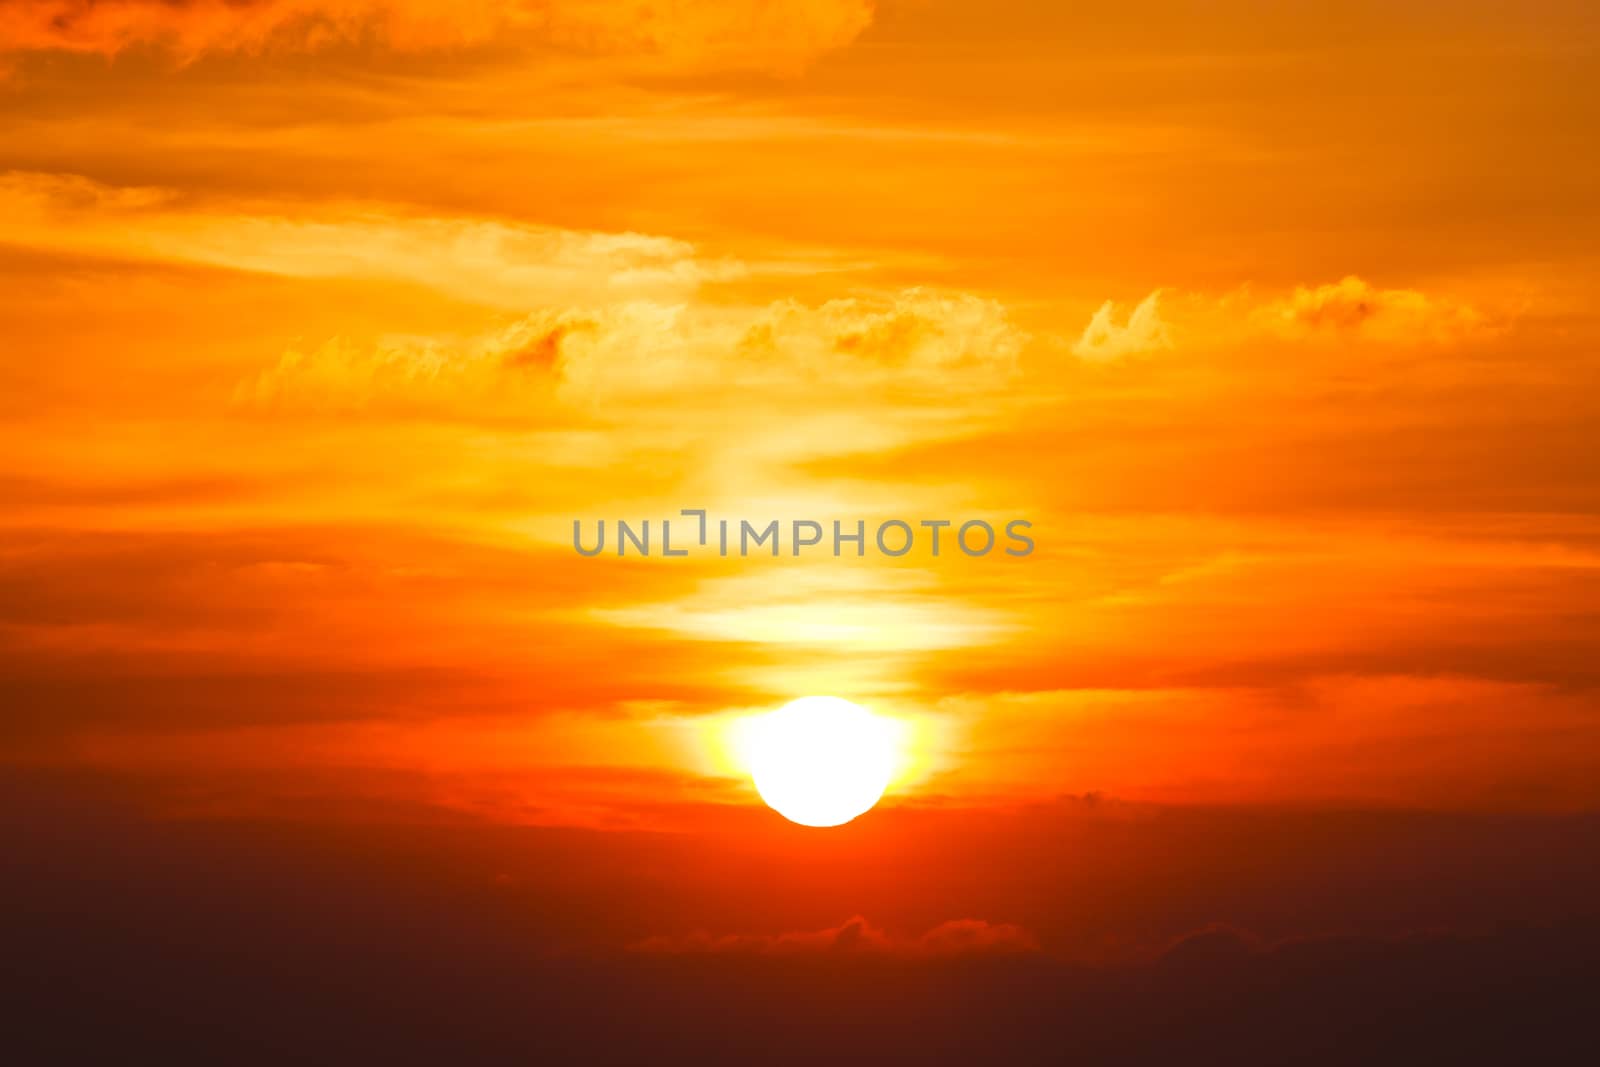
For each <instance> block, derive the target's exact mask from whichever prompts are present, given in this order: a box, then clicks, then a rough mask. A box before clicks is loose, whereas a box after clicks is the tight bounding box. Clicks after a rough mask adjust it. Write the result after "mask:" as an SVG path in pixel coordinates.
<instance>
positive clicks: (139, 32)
mask: <svg viewBox="0 0 1600 1067" xmlns="http://www.w3.org/2000/svg"><path fill="white" fill-rule="evenodd" d="M872 14H873V6H872V3H871V2H870V0H736V2H731V3H701V4H688V5H684V4H674V3H669V2H665V0H654V2H651V0H643V2H636V3H627V4H622V3H615V2H611V0H488V2H486V3H479V4H452V3H446V2H444V0H250V2H243V3H241V2H239V0H190V2H186V3H173V2H172V0H13V2H11V3H9V4H7V9H6V19H5V21H4V22H3V23H0V52H35V51H58V52H83V53H92V54H99V55H107V56H113V55H117V54H119V53H121V52H124V51H127V50H129V49H132V48H138V47H143V46H147V47H154V48H157V49H160V50H163V51H165V52H168V53H170V54H171V55H173V56H175V57H177V58H178V59H180V60H183V61H192V60H194V59H197V58H200V57H201V56H204V55H207V54H212V53H253V52H260V51H264V50H269V49H279V50H295V51H316V50H319V49H323V48H327V47H330V46H333V45H336V44H340V43H350V42H358V43H359V42H366V41H376V42H379V43H381V44H382V45H384V46H386V47H389V48H392V49H395V50H398V51H428V50H437V49H449V48H457V47H461V46H466V45H476V44H484V43H488V42H491V41H494V42H500V41H505V40H507V39H510V40H526V41H528V42H530V43H533V44H538V45H544V46H546V47H550V46H554V47H556V48H560V49H564V50H568V51H577V52H584V53H590V54H600V55H616V54H638V55H648V56H655V57H659V58H661V59H663V60H664V61H666V62H668V63H669V64H672V65H679V66H713V67H723V68H754V67H773V68H778V69H784V68H794V67H796V66H799V65H803V64H804V63H805V62H807V61H809V60H810V59H811V58H813V57H815V56H816V55H818V54H820V53H822V52H825V51H828V50H830V49H833V48H839V47H842V46H844V45H846V44H849V43H850V42H851V41H852V40H854V39H855V38H856V36H858V35H859V34H860V33H861V31H862V30H864V29H865V28H866V27H867V26H868V24H869V23H871V21H872Z"/></svg>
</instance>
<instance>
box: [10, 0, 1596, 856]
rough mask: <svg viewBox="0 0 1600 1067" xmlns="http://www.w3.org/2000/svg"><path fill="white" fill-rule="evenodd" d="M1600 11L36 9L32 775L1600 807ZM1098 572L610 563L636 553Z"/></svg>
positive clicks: (17, 124)
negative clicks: (823, 783) (853, 540)
mask: <svg viewBox="0 0 1600 1067" xmlns="http://www.w3.org/2000/svg"><path fill="white" fill-rule="evenodd" d="M1595 44H1596V21H1595V15H1594V14H1593V10H1592V5H1591V4H1587V3H1580V2H1576V0H1574V2H1570V3H1568V2H1561V3H1546V4H1541V5H1537V7H1536V9H1535V10H1518V11H1510V10H1508V9H1507V7H1506V5H1502V4H1491V3H1486V2H1468V3H1456V4H1450V5H1444V4H1436V3H1421V2H1411V3H1400V4H1385V5H1379V4H1357V5H1342V6H1340V7H1339V8H1338V10H1336V11H1330V10H1325V9H1324V7H1323V6H1321V5H1318V6H1312V5H1301V4H1269V3H1265V2H1262V3H1233V2H1230V3H1223V4H1218V5H1196V4H1188V3H1178V2H1176V0H1166V2H1160V0H1157V2H1133V3H1129V2H1120V3H1116V4H1099V3H1093V4H1087V5H1086V4H1059V3H1047V2H1034V3H1013V2H1001V3H987V4H982V5H971V4H957V3H954V2H951V0H894V2H891V0H882V2H879V3H876V4H874V3H872V2H870V0H814V2H810V0H779V2H776V3H760V4H757V3H732V2H730V3H726V4H720V5H709V4H708V5H689V6H688V7H687V8H685V9H684V10H683V11H678V10H677V9H676V8H674V9H672V13H669V9H668V7H667V6H665V5H659V4H652V3H635V4H611V3H603V2H601V0H498V2H496V3H491V4H486V5H462V4H445V3H441V2H438V0H395V2H379V0H261V2H258V3H253V4H246V5H236V4H231V3H223V2H221V0H215V2H210V0H207V2H196V3H192V4H185V5H172V4H168V3H165V2H159V0H120V2H99V3H82V2H77V0H10V2H7V3H5V4H4V5H0V279H3V285H0V414H3V418H0V500H3V502H4V507H3V508H0V693H3V694H9V695H6V696H5V699H4V705H5V713H4V715H3V716H0V738H3V745H0V751H3V752H4V754H5V759H6V760H7V761H8V762H9V763H11V764H13V765H28V766H36V767H37V766H43V767H52V768H95V769H110V770H116V771H119V772H131V773H135V774H138V775H141V776H148V781H149V783H150V789H151V792H150V796H151V797H152V798H153V799H154V800H155V801H156V802H158V803H160V804H163V805H171V806H174V807H178V808H184V807H194V806H199V807H203V808H205V809H206V810H220V811H248V812H255V811H261V810H273V809H275V808H277V807H279V806H288V805H298V804H302V803H305V802H307V801H308V800H314V801H315V802H316V803H319V804H321V805H323V807H322V808H321V809H320V810H322V811H324V812H326V813H328V814H330V816H331V815H334V814H337V813H338V812H340V811H345V810H352V811H353V810H357V809H359V808H360V807H361V806H362V805H366V804H370V803H405V804H408V805H411V804H419V803H420V804H422V805H427V806H438V807H441V808H444V809H448V810H451V811H465V812H471V813H474V814H478V815H482V816H484V817H486V818H490V819H495V820H506V821H532V822H541V823H554V824H565V823H576V824H584V825H604V826H612V825H617V826H635V825H646V826H654V825H679V824H683V823H685V822H688V821H692V820H693V819H695V818H697V817H698V816H697V815H696V814H695V813H696V812H697V811H700V810H701V808H700V806H701V805H703V804H706V803H717V804H740V805H748V804H752V803H755V802H756V801H755V796H754V793H753V790H752V789H751V788H750V787H749V785H748V783H747V781H746V780H745V779H744V777H743V771H742V768H741V767H740V766H739V765H738V761H737V759H736V757H735V756H734V755H733V754H732V752H731V751H730V745H729V741H728V734H729V729H730V724H731V723H733V722H735V721H737V719H738V718H739V717H740V716H742V715H745V714H748V713H749V712H750V711H752V710H755V709H762V708H767V707H772V706H775V705H776V704H779V703H782V702H784V701H786V700H788V699H791V698H792V697H795V696H800V695H804V694H808V693H836V694H838V695H841V696H846V697H849V698H851V699H854V700H858V701H860V702H862V703H864V704H867V705H868V706H870V707H872V708H874V709H875V710H877V711H880V712H882V713H885V714H890V715H893V716H896V717H898V718H900V719H902V720H903V721H904V722H905V723H906V724H907V725H908V728H909V729H910V732H911V736H912V739H913V740H912V747H911V752H910V754H909V755H910V758H909V762H908V765H907V767H906V768H905V770H904V773H903V774H902V776H901V780H900V781H899V783H898V784H897V786H896V788H895V790H894V792H893V793H892V796H891V798H890V800H889V802H890V803H893V804H899V805H905V806H939V807H944V808H949V807H957V808H962V807H971V808H989V807H993V806H1001V805H1012V804H1017V803H1021V802H1029V801H1036V800H1041V799H1044V798H1050V797H1056V796H1059V795H1063V794H1085V793H1098V794H1103V795H1107V796H1112V797H1118V798H1122V799H1126V800H1129V801H1158V802H1173V803H1197V804H1216V803H1240V802H1266V803H1274V804H1280V803H1281V804H1288V805H1331V804H1374V805H1386V806H1398V807H1419V808H1450V809H1472V810H1518V811H1527V810H1535V811H1570V810H1577V809H1592V808H1594V807H1595V806H1596V805H1597V804H1600V773H1597V771H1600V704H1597V701H1596V692H1597V686H1600V611H1597V605H1600V447H1597V446H1596V440H1595V438H1596V433H1597V431H1596V426H1597V425H1600V389H1597V386H1600V355H1597V354H1596V353H1597V348H1596V342H1597V340H1600V319H1597V314H1596V306H1597V305H1596V303H1595V300H1594V296H1595V292H1596V281H1597V279H1600V255H1597V252H1596V249H1600V215H1597V209H1596V201H1595V196H1594V190H1595V189H1597V188H1600V152H1597V150H1596V148H1595V145H1594V139H1593V131H1594V130H1595V129H1596V128H1600V74H1597V73H1596V72H1597V71H1600V65H1597V64H1596V62H1595V59H1596V56H1595ZM684 507H705V508H708V509H710V510H711V512H712V514H713V515H714V516H726V517H732V518H739V517H747V518H750V519H752V520H760V521H761V522H763V523H764V522H765V521H766V520H767V519H769V518H774V517H776V518H781V519H784V520H785V521H787V520H789V519H792V518H817V519H831V518H835V517H839V518H844V519H848V520H854V519H855V518H858V517H859V518H863V519H868V520H882V519H886V518H894V517H904V518H907V519H911V520H916V519H920V518H951V519H955V520H957V521H960V520H964V519H967V518H988V519H990V520H992V521H995V522H996V523H997V524H1000V523H1003V522H1004V521H1005V520H1007V519H1010V518H1013V517H1024V518H1027V519H1029V520H1031V521H1032V522H1033V524H1034V535H1035V539H1036V541H1037V544H1038V549H1037V551H1036V552H1035V553H1034V554H1033V555H1032V556H1030V557H1027V558H1025V559H1010V558H1005V557H1002V556H999V555H995V556H991V557H987V558H983V559H970V560H969V559H966V558H964V557H961V556H959V555H946V556H942V557H941V558H939V559H938V560H934V559H932V558H929V557H928V556H926V555H925V554H923V553H921V552H918V553H914V554H913V555H911V556H908V557H906V558H905V559H903V560H899V561H894V560H885V559H882V558H881V557H880V558H874V557H870V556H869V557H868V558H866V559H863V560H854V559H844V560H834V559H832V558H823V557H816V558H802V559H800V560H795V559H792V558H788V557H784V558H779V559H776V560H773V559H770V558H752V559H749V560H735V559H726V560H724V559H717V558H715V557H696V558H692V559H687V560H663V559H649V560H633V559H623V560H618V559H615V558H614V557H609V556H608V557H602V558H596V559H582V558H579V557H577V555H576V554H575V553H574V552H573V551H572V549H571V544H570V536H571V523H572V520H573V519H574V518H581V519H583V520H584V521H585V522H586V523H592V522H593V521H594V520H597V519H601V518H604V519H607V520H608V521H614V520H615V519H617V518H627V519H631V520H641V519H646V518H648V519H653V520H659V519H660V518H661V517H663V516H670V515H673V514H675V513H676V512H677V510H678V509H679V508H684Z"/></svg>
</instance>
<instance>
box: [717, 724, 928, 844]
mask: <svg viewBox="0 0 1600 1067" xmlns="http://www.w3.org/2000/svg"><path fill="white" fill-rule="evenodd" d="M898 734H899V731H898V730H897V729H896V728H895V724H894V723H892V722H890V721H889V720H887V719H883V718H879V717H878V716H876V715H873V714H871V713H869V712H868V711H866V709H864V708H862V707H860V706H859V705H856V704H852V703H851V702H850V701H848V700H842V699H840V698H839V697H825V696H813V697H801V698H800V699H799V700H794V701H790V702H789V703H788V704H785V705H784V706H783V707H781V708H779V709H778V710H777V711H774V712H771V713H769V714H767V715H763V716H760V717H759V718H757V719H755V720H753V721H752V722H751V723H750V725H749V732H748V734H747V737H746V751H747V752H748V755H749V763H750V774H751V777H752V778H753V779H754V780H755V786H756V791H757V792H758V793H760V794H761V799H762V800H764V801H765V802H766V803H767V806H768V807H770V808H772V810H774V811H776V812H777V813H778V814H780V815H782V816H783V817H784V818H786V819H788V820H789V821H790V822H796V823H799V824H801V825H802V826H839V825H841V824H843V823H847V822H849V821H850V820H851V819H854V818H855V817H856V816H858V815H860V814H862V813H863V812H865V811H867V810H869V809H870V808H871V807H872V806H873V805H874V804H876V803H877V802H878V799H879V798H880V797H881V796H883V791H884V789H885V788H887V786H888V784H889V779H890V778H891V777H892V776H893V774H894V771H895V768H896V765H897V764H898V762H899V752H898V748H899V744H898V740H899V738H898Z"/></svg>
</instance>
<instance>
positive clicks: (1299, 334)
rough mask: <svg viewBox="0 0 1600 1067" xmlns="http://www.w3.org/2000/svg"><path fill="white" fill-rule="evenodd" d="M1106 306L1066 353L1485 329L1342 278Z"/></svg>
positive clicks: (1457, 334)
mask: <svg viewBox="0 0 1600 1067" xmlns="http://www.w3.org/2000/svg"><path fill="white" fill-rule="evenodd" d="M1120 310H1121V308H1120V306H1119V305H1118V304H1116V303H1115V302H1113V301H1110V300H1108V301H1106V302H1105V303H1104V304H1102V305H1100V308H1099V309H1098V310H1097V311H1096V312H1095V313H1094V315H1093V317H1091V318H1090V320H1089V324H1088V325H1087V326H1085V327H1084V330H1083V334H1082V336H1080V337H1079V338H1078V341H1077V343H1076V344H1074V345H1073V346H1072V351H1073V354H1074V355H1077V356H1079V357H1081V358H1083V359H1088V360H1113V359H1118V358H1121V357H1124V356H1132V355H1139V354H1143V353H1149V352H1156V351H1160V350H1162V349H1169V348H1173V347H1176V346H1179V345H1181V346H1183V347H1190V346H1217V345H1220V344H1239V343H1244V342H1250V341H1259V340H1263V339H1265V340H1277V341H1288V342H1305V341H1315V340H1319V339H1327V340H1358V341H1366V342H1375V343H1391V344H1450V343H1454V342H1457V341H1461V340H1463V339H1465V338H1467V337H1469V336H1471V335H1472V334H1474V333H1476V332H1478V331H1481V330H1484V329H1487V328H1488V327H1489V326H1490V324H1491V320H1490V317H1489V315H1488V314H1486V313H1485V312H1484V311H1483V310H1481V309H1480V308H1478V307H1476V306H1474V305H1473V304H1470V303H1468V302H1466V301H1464V300H1460V299H1457V298H1454V297H1450V296H1441V295H1432V294H1428V293H1424V292H1421V291H1420V290H1417V289H1379V288H1377V287H1376V286H1374V285H1372V284H1371V283H1370V282H1367V281H1366V280H1364V279H1362V278H1359V277H1357V276H1356V275H1353V274H1352V275H1347V276H1346V277H1344V278H1342V279H1340V280H1339V281H1337V282H1330V283H1327V284H1323V285H1314V286H1307V285H1302V286H1297V287H1296V288H1295V289H1294V291H1293V292H1292V293H1289V294H1287V295H1283V296H1268V297H1263V296H1259V295H1257V294H1256V293H1254V292H1252V291H1251V290H1250V289H1249V288H1241V289H1237V290H1235V291H1233V292H1231V293H1225V294H1222V295H1220V296H1219V295H1216V294H1208V293H1174V292H1172V291H1170V290H1165V289H1157V290H1156V291H1154V292H1152V293H1151V294H1150V295H1149V296H1147V297H1145V298H1144V300H1142V301H1141V302H1140V303H1139V304H1137V305H1136V306H1135V307H1134V308H1133V309H1132V310H1131V311H1129V312H1128V315H1127V318H1126V319H1124V320H1123V321H1121V322H1118V313H1119V311H1120Z"/></svg>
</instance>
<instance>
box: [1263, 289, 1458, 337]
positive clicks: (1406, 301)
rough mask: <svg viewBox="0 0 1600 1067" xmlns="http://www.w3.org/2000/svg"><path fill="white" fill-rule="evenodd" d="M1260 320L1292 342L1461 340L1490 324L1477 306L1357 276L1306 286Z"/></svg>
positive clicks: (1269, 306) (1274, 304) (1268, 307)
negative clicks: (1321, 338)
mask: <svg viewBox="0 0 1600 1067" xmlns="http://www.w3.org/2000/svg"><path fill="white" fill-rule="evenodd" d="M1255 315H1256V319H1257V321H1258V322H1259V323H1260V324H1261V325H1263V326H1264V327H1266V328H1267V329H1269V330H1272V331H1274V332H1277V333H1280V334H1283V335H1285V336H1288V337H1290V338H1299V337H1317V336H1335V337H1351V336H1354V337H1360V338H1364V339H1367V340H1374V341H1398V342H1419V341H1421V342H1435V343H1445V342H1450V341H1455V340H1459V339H1460V338H1462V337H1464V336H1466V335H1467V334H1470V333H1472V332H1474V331H1475V330H1478V329H1480V328H1481V327H1483V326H1484V325H1485V322H1486V319H1485V316H1484V314H1483V313H1482V312H1481V311H1479V310H1478V309H1477V308H1475V307H1473V306H1472V305H1471V304H1467V303H1464V302H1462V301H1459V300H1454V299H1451V298H1449V297H1435V296H1429V295H1428V294H1426V293H1422V292H1419V291H1418V290H1416V289H1379V288H1376V287H1375V286H1373V285H1372V284H1371V283H1370V282H1367V281H1365V280H1363V279H1361V278H1358V277H1356V276H1355V275H1353V274H1352V275H1348V276H1346V277H1344V278H1342V279H1340V280H1339V281H1337V282H1333V283H1331V284H1327V285H1318V286H1315V287H1307V286H1300V287H1298V288H1296V289H1295V291H1294V293H1293V295H1291V296H1289V297H1288V298H1286V299H1283V300H1275V301H1272V302H1270V303H1268V304H1266V305H1264V306H1263V307H1261V308H1258V309H1257V310H1256V312H1255Z"/></svg>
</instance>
